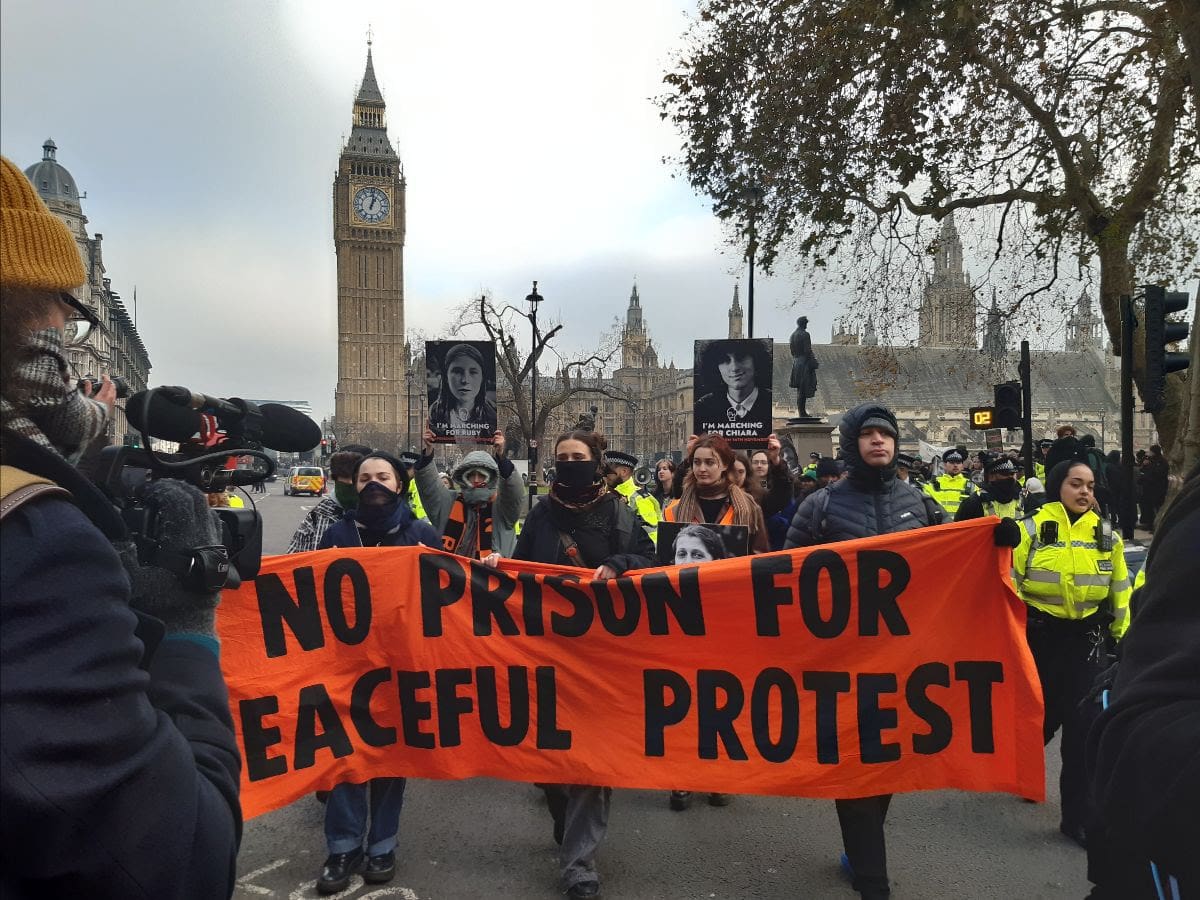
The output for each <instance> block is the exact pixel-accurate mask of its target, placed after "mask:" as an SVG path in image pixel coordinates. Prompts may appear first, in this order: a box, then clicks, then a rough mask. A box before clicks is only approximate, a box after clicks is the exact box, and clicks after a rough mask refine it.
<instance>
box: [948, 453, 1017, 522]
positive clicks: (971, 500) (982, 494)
mask: <svg viewBox="0 0 1200 900" xmlns="http://www.w3.org/2000/svg"><path fill="white" fill-rule="evenodd" d="M983 469H984V473H985V477H986V478H987V483H986V486H985V488H984V490H982V491H979V492H977V493H975V494H972V495H971V496H970V497H967V498H966V499H965V500H963V502H962V503H961V504H960V505H959V507H958V512H956V513H955V514H954V521H955V522H962V521H963V520H965V519H978V518H981V517H983V516H999V517H1000V518H1002V519H1004V518H1008V519H1019V518H1020V517H1021V515H1022V510H1021V486H1020V485H1019V484H1017V467H1016V466H1015V465H1013V461H1012V460H1011V459H1009V458H1008V457H1007V456H998V457H993V458H991V459H989V460H988V461H987V462H986V463H985V464H984V467H983Z"/></svg>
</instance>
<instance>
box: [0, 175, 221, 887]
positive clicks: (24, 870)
mask: <svg viewBox="0 0 1200 900" xmlns="http://www.w3.org/2000/svg"><path fill="white" fill-rule="evenodd" d="M84 279H85V272H84V268H83V263H82V260H81V258H80V254H79V250H78V249H77V247H76V244H75V240H74V238H72V236H71V232H70V231H69V230H68V228H67V226H66V225H64V224H63V223H62V222H61V221H60V220H59V219H58V218H56V217H55V216H54V215H53V214H52V213H51V212H50V210H49V209H47V208H46V205H45V204H44V203H43V202H42V200H41V198H40V197H38V195H37V193H36V192H35V191H34V189H33V186H32V185H31V184H30V183H29V181H28V180H27V179H26V178H25V176H24V175H22V173H21V171H20V170H19V169H18V168H17V167H16V166H15V165H13V164H12V162H10V161H9V160H7V159H4V158H3V157H0V342H2V347H0V351H2V352H0V462H2V463H3V465H0V499H2V503H0V520H2V521H0V536H2V540H0V618H2V619H3V622H4V627H3V628H2V629H0V755H2V756H3V758H4V766H3V768H2V769H0V833H2V834H3V846H4V856H3V859H0V896H2V897H130V898H135V897H136V898H146V900H149V898H181V900H182V898H190V897H228V896H229V895H230V894H231V893H232V892H233V888H234V877H235V872H236V861H237V850H238V841H239V839H240V836H241V811H240V807H239V804H238V777H239V770H240V761H239V756H238V750H237V743H236V740H235V738H234V732H233V723H232V721H231V719H230V713H229V697H228V692H227V691H226V688H225V683H224V680H223V679H222V676H221V668H220V663H219V659H218V655H217V651H218V648H217V642H216V639H215V636H214V635H213V629H212V624H213V616H214V612H215V607H216V603H217V598H218V596H219V595H218V594H217V592H216V591H215V590H211V589H209V588H210V586H209V585H207V584H206V585H204V589H205V590H204V591H203V592H197V591H194V590H192V589H190V588H189V587H188V586H186V585H183V584H181V583H179V582H178V581H177V580H176V577H175V575H174V574H173V572H174V571H178V568H179V566H178V565H177V563H182V564H183V565H187V564H188V563H189V562H190V560H189V558H188V557H187V555H186V553H187V550H186V548H187V547H194V546H199V545H201V544H206V545H207V544H213V543H217V542H219V540H220V530H219V527H218V523H217V522H216V521H215V520H214V518H213V516H214V514H213V513H212V512H210V511H209V509H208V506H207V504H206V503H205V499H204V495H203V494H201V493H200V491H199V490H197V489H196V488H194V487H192V486H191V485H188V484H185V483H183V482H181V481H175V480H172V479H166V478H164V479H159V480H156V481H154V482H151V483H150V484H149V485H148V486H147V487H146V489H145V491H146V493H145V498H144V499H145V502H146V504H147V506H148V507H152V508H153V509H155V510H156V512H157V515H156V519H157V524H156V525H155V528H154V534H153V535H151V536H150V538H151V541H152V543H153V546H149V545H146V546H143V544H141V543H139V545H138V546H137V548H136V549H134V550H133V552H132V557H133V558H132V559H131V560H129V561H127V562H125V563H123V562H122V558H121V557H120V556H118V550H117V547H116V546H114V545H120V546H122V549H123V552H125V553H128V552H129V549H128V548H129V547H131V546H132V544H131V543H129V542H128V541H127V535H126V531H125V526H124V524H123V522H122V519H121V516H120V514H119V513H118V512H117V510H116V509H115V508H114V507H113V506H112V505H111V504H110V503H109V502H108V500H107V498H106V497H105V495H104V494H102V493H101V492H100V490H99V489H98V488H97V487H96V486H94V485H93V484H92V483H91V482H89V481H88V480H87V479H86V478H84V477H83V476H82V475H81V474H80V473H79V472H77V471H76V470H75V468H74V466H73V465H72V463H71V461H70V460H71V458H72V457H73V456H74V455H75V454H76V453H77V452H79V451H80V450H81V449H82V448H84V447H86V446H87V444H88V443H89V442H90V441H91V440H92V438H93V437H95V436H96V435H98V434H99V433H100V432H101V431H102V430H103V428H104V423H105V417H106V415H107V410H108V409H111V406H112V403H113V401H114V400H115V390H114V388H113V386H112V384H111V382H109V381H108V380H107V379H105V381H104V383H103V386H102V387H101V389H100V391H99V392H98V394H97V395H96V398H95V399H92V398H90V397H87V396H85V395H84V393H81V392H80V391H78V390H76V389H75V385H74V379H72V378H70V377H68V372H67V365H66V362H65V361H64V359H63V332H64V327H65V326H66V324H67V322H68V321H69V320H71V319H76V320H77V321H78V322H79V323H81V324H82V323H88V324H95V316H94V315H92V313H91V312H90V310H88V309H87V308H86V307H85V306H84V305H83V304H82V303H80V302H79V301H78V300H77V299H76V298H75V296H74V294H72V293H71V292H72V291H73V290H74V289H76V288H77V287H78V286H79V285H80V284H81V283H83V281H84ZM78 330H80V331H81V330H82V328H80V329H78ZM143 550H144V551H145V554H146V559H145V561H144V562H143V561H141V556H142V552H143ZM127 559H129V557H127ZM159 562H161V565H157V564H156V563H159ZM168 567H171V568H168ZM143 610H145V611H152V612H153V618H152V617H151V616H150V615H147V614H146V612H143Z"/></svg>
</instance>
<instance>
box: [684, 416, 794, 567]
mask: <svg viewBox="0 0 1200 900" xmlns="http://www.w3.org/2000/svg"><path fill="white" fill-rule="evenodd" d="M687 461H688V465H687V469H688V473H687V476H686V477H685V478H684V480H683V493H682V495H681V496H680V498H679V500H678V501H676V502H675V503H672V504H671V505H670V506H669V507H667V509H666V510H664V511H663V520H664V521H667V522H707V523H709V524H710V525H744V526H745V527H746V529H747V531H748V532H749V535H750V552H751V553H767V552H769V551H770V549H771V546H770V543H769V542H768V540H767V527H766V524H765V523H764V521H763V514H762V510H761V509H760V508H759V506H758V504H757V503H755V502H754V498H753V497H752V496H750V494H749V493H747V492H746V491H745V490H743V489H742V488H741V487H739V486H738V485H737V483H736V481H735V479H734V476H733V474H732V470H733V466H734V463H735V462H736V461H737V458H736V456H735V454H734V452H733V450H732V448H730V446H729V442H728V441H726V440H725V438H724V437H722V436H721V435H719V434H705V435H702V436H700V437H698V438H693V439H692V440H690V441H689V442H688V453H687Z"/></svg>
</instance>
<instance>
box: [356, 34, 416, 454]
mask: <svg viewBox="0 0 1200 900" xmlns="http://www.w3.org/2000/svg"><path fill="white" fill-rule="evenodd" d="M385 113H386V106H385V104H384V102H383V94H381V93H380V91H379V84H378V83H377V82H376V80H375V67H374V65H373V63H372V62H371V44H370V42H369V41H368V43H367V68H366V71H365V72H364V73H363V79H362V86H361V87H360V88H359V90H358V96H357V97H356V98H355V100H354V124H353V127H352V128H351V130H350V138H349V140H347V141H346V144H345V146H344V147H343V148H342V154H341V156H340V157H339V158H338V171H337V177H336V178H335V179H334V182H333V243H334V248H335V250H336V251H337V290H338V380H337V392H336V395H335V407H334V409H335V411H334V429H335V433H336V435H337V437H338V439H339V440H340V441H342V442H343V443H349V442H356V443H366V444H369V445H371V446H375V447H378V448H379V449H385V450H388V451H395V450H396V448H397V446H398V445H399V444H400V443H401V442H403V441H404V440H405V436H404V433H405V429H406V428H407V421H406V412H404V411H403V410H404V399H405V398H404V397H402V393H403V390H404V384H405V367H406V365H407V352H406V348H405V341H404V170H403V168H402V166H401V164H400V157H399V156H397V155H396V151H395V150H393V149H392V145H391V142H390V141H389V140H388V135H387V119H386V116H385ZM422 384H424V382H423V381H422Z"/></svg>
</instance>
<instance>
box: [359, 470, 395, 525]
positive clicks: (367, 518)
mask: <svg viewBox="0 0 1200 900" xmlns="http://www.w3.org/2000/svg"><path fill="white" fill-rule="evenodd" d="M399 505H400V495H399V494H397V493H396V492H395V491H393V490H390V489H388V488H387V487H385V486H384V485H382V484H380V483H379V482H378V481H370V482H367V485H366V486H365V487H364V488H363V489H362V490H361V491H359V492H358V511H357V516H358V521H360V522H362V523H363V524H364V525H366V526H367V527H368V528H371V527H375V526H379V525H383V524H384V523H386V522H387V521H388V519H390V518H391V517H392V514H393V513H395V512H396V507H397V506H399Z"/></svg>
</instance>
